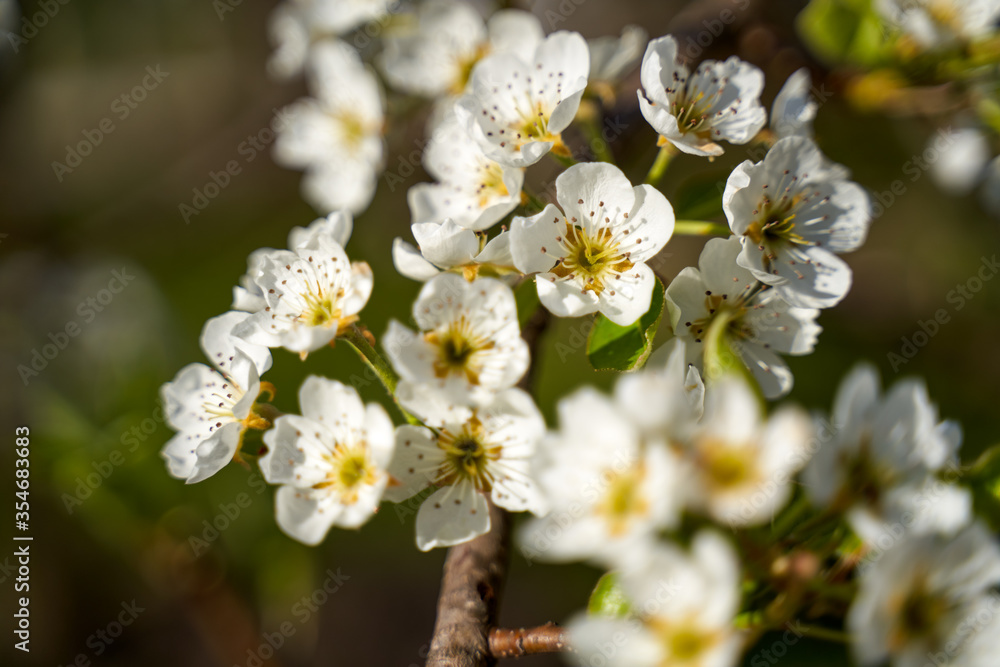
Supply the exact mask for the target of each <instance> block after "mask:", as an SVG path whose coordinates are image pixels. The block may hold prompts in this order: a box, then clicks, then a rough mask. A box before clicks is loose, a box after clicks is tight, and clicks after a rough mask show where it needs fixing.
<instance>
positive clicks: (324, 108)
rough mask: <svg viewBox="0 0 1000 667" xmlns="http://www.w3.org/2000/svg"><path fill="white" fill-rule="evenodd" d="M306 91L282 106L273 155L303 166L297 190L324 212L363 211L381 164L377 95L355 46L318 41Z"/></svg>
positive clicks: (295, 166)
mask: <svg viewBox="0 0 1000 667" xmlns="http://www.w3.org/2000/svg"><path fill="white" fill-rule="evenodd" d="M307 74H308V77H307V79H308V84H309V89H310V91H311V92H312V94H313V95H314V96H315V97H307V98H303V99H300V100H298V101H297V102H294V103H293V104H292V105H291V106H290V107H287V108H286V110H285V111H286V115H287V116H288V118H289V120H288V123H287V124H286V125H285V126H284V127H283V128H281V130H280V131H279V132H278V136H277V139H276V141H275V144H274V159H275V161H276V162H278V163H279V164H280V165H282V166H284V167H288V168H291V169H304V170H305V171H306V175H305V178H304V179H303V182H302V194H303V197H305V199H306V200H307V201H308V202H309V203H311V204H312V205H313V206H314V207H316V208H317V209H318V210H321V211H323V212H329V211H334V210H337V209H347V210H349V211H350V212H352V213H359V212H360V211H363V210H364V209H365V208H366V207H367V206H368V204H369V203H370V202H371V200H372V197H373V195H374V194H375V187H376V178H377V175H378V172H379V171H380V170H381V169H382V166H383V152H384V146H383V142H382V125H383V110H382V95H381V91H380V90H379V85H378V80H377V79H376V78H375V76H374V74H373V73H372V72H371V71H370V70H369V69H368V68H366V66H365V65H364V64H363V63H362V62H361V58H360V57H359V56H358V54H357V52H356V51H355V50H354V49H352V48H351V47H350V46H348V45H347V44H344V43H343V42H340V41H337V40H327V41H324V42H322V43H320V44H317V45H316V46H315V47H314V48H313V50H312V53H311V56H310V59H309V63H308V72H307Z"/></svg>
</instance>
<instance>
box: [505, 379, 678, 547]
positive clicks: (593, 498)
mask: <svg viewBox="0 0 1000 667" xmlns="http://www.w3.org/2000/svg"><path fill="white" fill-rule="evenodd" d="M558 411H559V424H560V428H559V431H558V432H556V433H552V434H550V435H549V436H547V437H546V439H545V440H544V441H543V442H542V443H541V444H540V445H539V448H538V455H537V456H536V458H535V460H534V461H533V462H532V469H533V470H534V471H535V477H536V478H537V479H538V483H539V486H540V488H541V489H542V494H543V496H544V497H545V499H546V502H547V505H548V513H547V514H546V515H545V516H544V517H543V518H540V519H534V520H532V521H531V522H530V523H529V524H527V525H526V526H525V527H524V530H523V531H522V532H521V534H520V536H519V543H520V545H521V550H522V553H524V555H525V557H527V558H529V559H538V560H546V561H566V560H583V559H589V560H591V561H594V562H597V563H601V564H605V565H610V564H612V563H614V562H616V560H617V559H618V558H619V557H620V556H621V554H622V553H623V552H627V551H629V550H632V549H635V548H638V547H637V545H640V544H641V543H643V542H644V541H646V540H649V539H650V538H651V537H653V536H655V534H656V532H657V531H658V530H660V529H661V528H667V527H673V526H674V525H676V523H677V520H678V516H679V514H680V495H679V493H678V491H679V489H680V486H681V484H682V480H681V479H680V478H679V476H678V464H677V461H676V458H675V457H674V455H673V454H672V453H671V451H670V450H669V449H668V448H667V447H666V445H665V444H664V443H662V442H647V443H645V446H643V443H642V442H641V441H640V438H639V432H638V430H637V429H636V427H635V426H634V425H633V424H631V423H630V421H629V420H628V419H627V418H626V417H625V415H623V414H622V410H621V408H620V406H618V405H616V404H615V403H614V402H613V401H611V400H610V399H609V398H608V397H606V396H604V395H603V394H600V393H599V392H597V391H596V390H594V389H590V388H583V389H580V390H578V391H576V392H575V393H574V394H572V395H571V396H569V397H567V398H564V399H562V400H561V401H560V402H559V405H558Z"/></svg>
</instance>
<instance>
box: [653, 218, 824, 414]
mask: <svg viewBox="0 0 1000 667" xmlns="http://www.w3.org/2000/svg"><path fill="white" fill-rule="evenodd" d="M741 249H742V246H741V244H740V240H739V238H738V237H733V236H731V237H729V238H728V239H712V240H710V241H709V242H708V243H706V244H705V248H704V250H702V253H701V257H700V258H699V259H698V268H697V269H696V268H694V267H687V268H685V269H683V270H682V271H681V272H680V273H679V274H678V275H677V277H676V278H674V280H673V282H671V283H670V286H669V287H668V288H667V305H668V307H669V310H670V322H671V324H672V325H673V329H674V334H675V335H676V336H677V337H678V338H680V339H682V340H684V341H685V342H686V344H687V354H688V361H689V362H691V363H693V364H695V365H696V366H697V367H698V368H699V369H703V367H704V366H703V361H704V341H705V336H706V335H707V333H708V330H709V327H710V326H711V325H712V323H713V322H714V321H715V319H716V318H718V317H725V318H727V319H728V320H729V322H728V326H727V327H726V328H725V331H724V333H723V338H724V340H725V342H726V343H727V344H728V345H729V346H730V347H731V348H732V350H733V351H734V352H735V353H736V354H737V355H739V357H740V358H741V359H742V361H743V363H744V364H746V366H747V368H749V369H750V372H751V373H752V374H753V377H754V379H755V380H757V383H758V384H759V385H760V387H761V390H762V391H763V392H764V395H765V396H766V397H768V398H778V397H779V396H782V395H784V394H787V393H788V392H789V391H790V390H791V388H792V373H791V371H790V370H789V369H788V365H787V364H785V362H784V361H783V360H782V359H781V357H780V356H778V354H777V353H781V354H792V355H802V354H809V353H810V352H812V350H813V347H814V346H815V344H816V337H817V336H818V335H819V332H820V331H821V328H820V327H819V325H817V324H816V316H817V315H818V314H819V311H818V310H815V309H812V308H795V307H792V306H789V305H788V303H786V302H785V301H784V300H782V299H781V298H780V296H778V294H777V293H776V292H775V291H774V289H772V288H767V287H765V286H763V285H761V284H760V283H758V282H757V280H756V279H755V278H754V277H753V275H752V274H751V273H750V272H749V271H747V270H746V269H744V268H743V267H741V266H739V265H738V264H737V263H736V258H737V256H738V255H739V254H740V252H741Z"/></svg>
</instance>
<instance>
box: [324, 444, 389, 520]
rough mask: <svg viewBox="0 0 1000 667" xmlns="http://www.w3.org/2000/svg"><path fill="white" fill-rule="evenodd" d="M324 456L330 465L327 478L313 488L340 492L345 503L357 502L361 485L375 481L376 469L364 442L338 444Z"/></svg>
mask: <svg viewBox="0 0 1000 667" xmlns="http://www.w3.org/2000/svg"><path fill="white" fill-rule="evenodd" d="M324 458H325V460H326V463H327V466H328V467H327V472H326V479H324V480H323V481H322V482H319V483H318V484H315V485H313V488H314V489H316V490H319V491H332V492H336V493H338V494H339V495H340V500H341V502H343V503H344V504H345V505H351V504H353V503H355V502H357V499H358V492H359V491H360V487H362V486H364V485H366V484H374V483H375V479H376V476H377V475H376V470H375V468H374V466H372V464H371V462H370V461H369V460H368V450H367V448H366V446H365V445H364V444H363V443H362V444H359V445H355V446H354V447H346V446H344V445H337V446H336V447H335V448H334V451H333V452H331V453H329V454H326V455H325V456H324Z"/></svg>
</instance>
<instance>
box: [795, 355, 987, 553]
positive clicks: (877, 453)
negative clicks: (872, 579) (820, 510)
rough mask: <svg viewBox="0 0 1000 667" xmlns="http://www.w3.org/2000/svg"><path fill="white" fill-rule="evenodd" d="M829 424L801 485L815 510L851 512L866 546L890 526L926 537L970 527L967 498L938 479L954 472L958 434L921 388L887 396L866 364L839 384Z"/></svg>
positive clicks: (904, 387)
mask: <svg viewBox="0 0 1000 667" xmlns="http://www.w3.org/2000/svg"><path fill="white" fill-rule="evenodd" d="M831 422H832V433H831V434H830V437H829V439H828V442H826V443H824V444H823V446H822V447H820V448H819V450H818V451H817V452H816V455H815V456H814V458H813V460H812V461H811V462H810V464H809V466H808V467H807V468H806V472H805V475H804V479H803V481H804V483H805V485H806V489H807V490H808V492H809V495H810V497H811V498H812V499H813V501H814V502H815V503H816V504H817V505H819V506H821V507H833V508H838V509H841V510H849V511H848V519H849V521H850V523H851V526H852V527H853V528H854V529H855V531H856V532H858V533H859V535H860V536H861V537H862V538H863V539H865V540H866V541H869V542H875V541H877V539H878V537H879V536H881V535H882V534H883V533H884V532H885V530H886V529H885V525H886V524H888V525H890V526H892V525H896V524H899V525H901V526H902V527H903V528H905V529H907V530H910V531H912V532H927V531H928V530H930V529H936V530H940V531H946V530H954V529H956V528H958V527H961V526H962V525H964V524H965V523H967V522H968V521H969V519H970V518H971V508H970V507H969V498H968V496H967V494H966V493H965V492H964V491H960V490H958V489H955V488H953V487H949V486H948V485H944V484H941V483H939V482H936V480H935V479H934V476H935V475H936V474H937V473H938V472H939V471H941V470H942V469H944V468H946V467H948V466H953V465H956V464H957V451H958V447H959V444H960V442H961V430H960V429H959V427H958V425H957V424H955V423H954V422H949V421H944V422H941V421H939V418H938V411H937V407H936V406H935V405H934V404H933V403H931V401H930V399H929V398H928V396H927V390H926V388H925V387H924V385H923V383H922V382H920V381H918V380H902V381H900V382H897V383H896V384H895V385H894V386H893V387H892V388H891V389H890V390H889V391H888V392H887V393H886V394H884V395H883V393H882V390H881V388H880V382H879V377H878V372H877V371H876V370H875V369H874V368H873V367H871V366H870V365H867V364H861V365H859V366H857V367H856V368H855V369H854V370H852V371H851V372H850V373H849V374H848V375H847V377H845V378H844V380H843V382H842V383H841V385H840V388H839V389H838V391H837V396H836V399H835V401H834V404H833V413H832V415H831ZM904 519H905V521H904ZM903 524H906V525H903ZM921 524H926V525H921Z"/></svg>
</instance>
